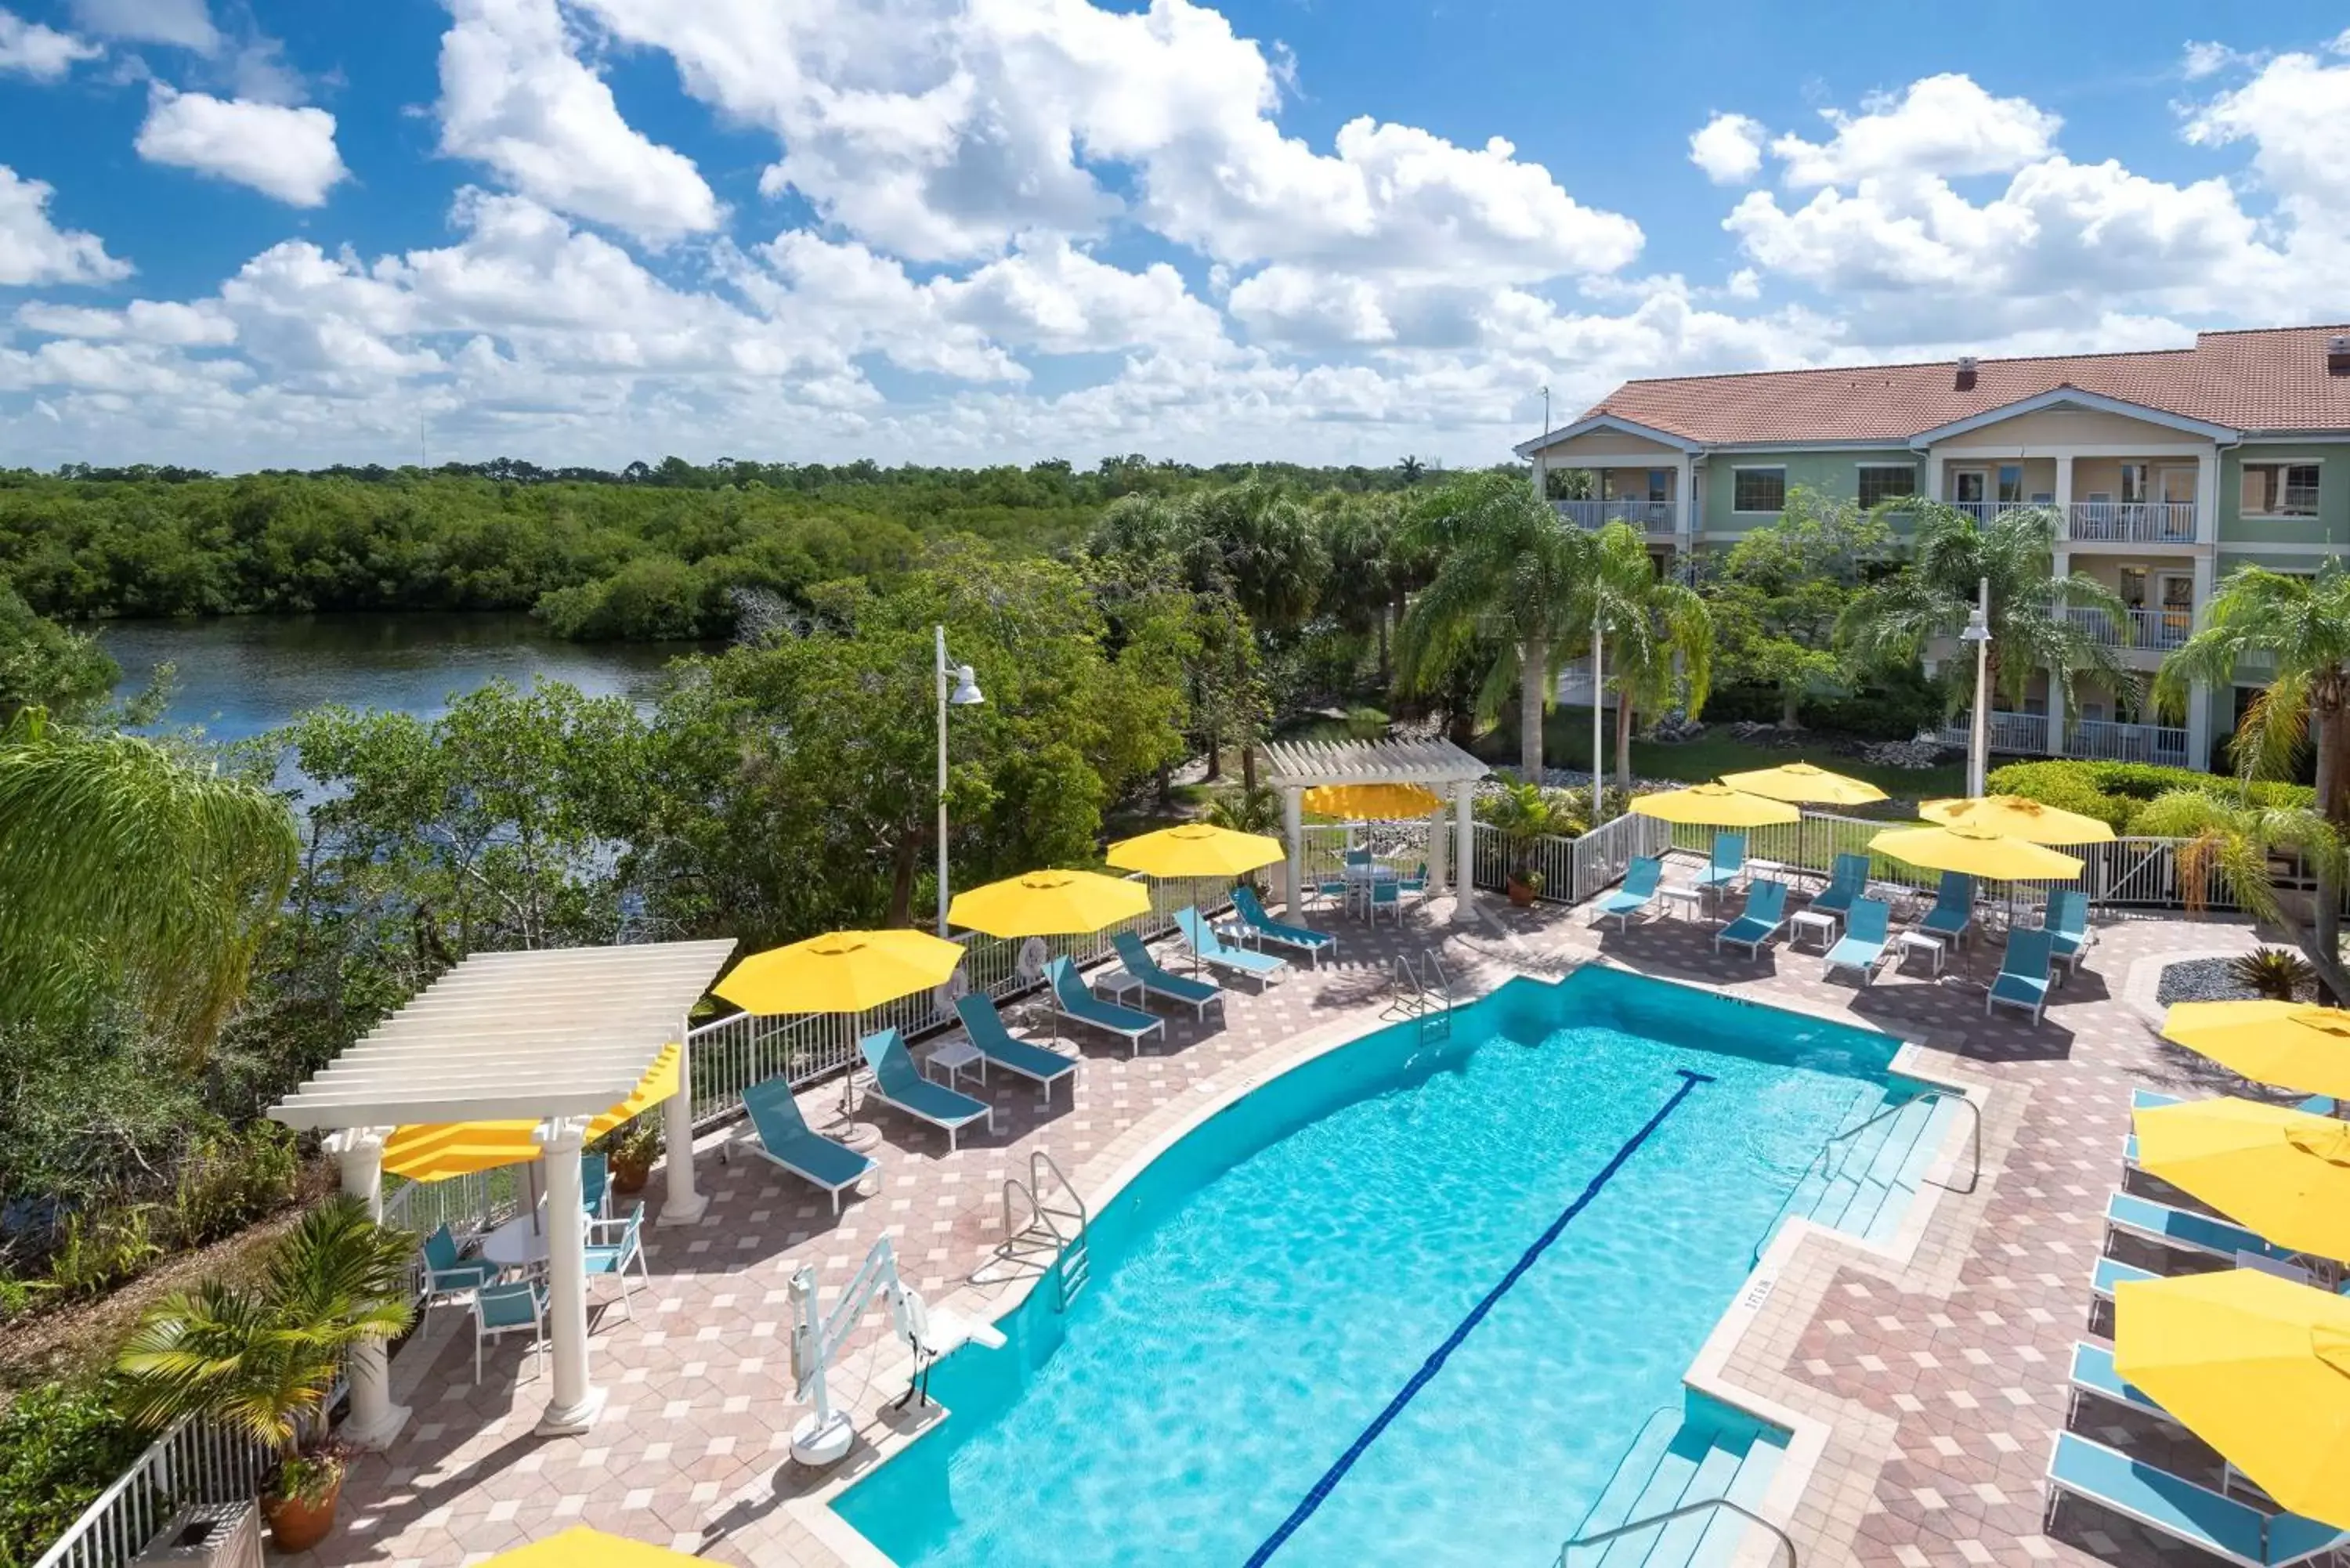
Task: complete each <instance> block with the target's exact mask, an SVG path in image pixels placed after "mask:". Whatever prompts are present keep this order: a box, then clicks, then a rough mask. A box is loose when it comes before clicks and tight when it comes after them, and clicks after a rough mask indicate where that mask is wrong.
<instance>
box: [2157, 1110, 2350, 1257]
mask: <svg viewBox="0 0 2350 1568" xmlns="http://www.w3.org/2000/svg"><path fill="white" fill-rule="evenodd" d="M2136 1125H2137V1163H2138V1168H2139V1169H2141V1170H2143V1171H2145V1172H2147V1174H2148V1175H2150V1176H2155V1177H2159V1178H2160V1179H2163V1180H2164V1181H2168V1182H2169V1183H2170V1184H2171V1185H2172V1186H2173V1187H2177V1188H2179V1189H2182V1190H2184V1191H2187V1192H2191V1193H2193V1194H2194V1195H2195V1196H2196V1197H2198V1198H2199V1199H2202V1200H2203V1201H2204V1202H2206V1203H2209V1204H2210V1205H2211V1207H2213V1208H2214V1209H2217V1210H2220V1212H2221V1213H2223V1214H2225V1215H2227V1216H2228V1217H2229V1218H2230V1219H2231V1220H2235V1221H2236V1222H2237V1223H2238V1224H2240V1225H2245V1226H2249V1227H2250V1228H2251V1229H2252V1230H2254V1231H2259V1232H2260V1233H2261V1234H2262V1235H2263V1236H2265V1237H2267V1238H2268V1239H2269V1240H2270V1241H2273V1242H2275V1243H2276V1244H2277V1245H2278V1246H2280V1247H2289V1248H2291V1249H2292V1250H2293V1251H2296V1252H2309V1253H2312V1254H2314V1255H2315V1256H2317V1257H2321V1258H2350V1123H2346V1122H2339V1121H2335V1120H2334V1118H2332V1117H2331V1116H2311V1115H2309V1114H2308V1113H2307V1112H2306V1111H2295V1110H2288V1109H2286V1108H2285V1107H2283V1106H2264V1105H2261V1104H2259V1103H2258V1102H2256V1101H2252V1100H2238V1099H2224V1100H2190V1101H2188V1102H2187V1103H2185V1104H2183V1105H2176V1106H2155V1107H2152V1108H2149V1109H2147V1110H2142V1111H2139V1112H2138V1113H2137V1117H2136Z"/></svg>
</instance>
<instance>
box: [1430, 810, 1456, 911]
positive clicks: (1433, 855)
mask: <svg viewBox="0 0 2350 1568" xmlns="http://www.w3.org/2000/svg"><path fill="white" fill-rule="evenodd" d="M1450 869H1451V857H1450V856H1448V855H1446V854H1445V853H1444V808H1443V807H1442V806H1441V805H1440V806H1438V807H1437V808H1436V809H1435V810H1434V811H1432V812H1430V813H1429V815H1428V886H1429V888H1430V890H1431V891H1432V890H1434V889H1436V888H1442V887H1443V886H1445V878H1446V873H1447V872H1448V871H1449V870H1450Z"/></svg>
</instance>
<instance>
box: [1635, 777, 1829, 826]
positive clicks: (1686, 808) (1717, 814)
mask: <svg viewBox="0 0 2350 1568" xmlns="http://www.w3.org/2000/svg"><path fill="white" fill-rule="evenodd" d="M1632 809H1633V810H1634V811H1636V812H1638V813H1639V815H1642V816H1653V817H1655V818H1656V819H1657V820H1658V821H1659V822H1678V823H1683V824H1687V825H1690V826H1698V827H1774V826H1781V825H1783V824H1785V823H1790V822H1800V821H1802V820H1803V816H1804V814H1803V813H1802V812H1800V811H1797V810H1796V809H1795V808H1794V806H1792V805H1788V804H1786V802H1784V801H1777V800H1765V799H1763V797H1762V796H1761V795H1759V794H1747V793H1746V792H1745V791H1744V790H1737V789H1732V788H1731V787H1730V786H1729V785H1728V784H1691V785H1690V787H1689V788H1687V789H1677V790H1670V791H1668V792H1666V793H1665V794H1644V795H1640V796H1638V797H1636V798H1635V799H1634V800H1633V802H1632Z"/></svg>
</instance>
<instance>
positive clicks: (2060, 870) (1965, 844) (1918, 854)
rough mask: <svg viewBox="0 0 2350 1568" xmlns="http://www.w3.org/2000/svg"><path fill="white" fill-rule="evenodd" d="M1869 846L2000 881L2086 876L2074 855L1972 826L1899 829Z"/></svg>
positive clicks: (1912, 862) (1915, 862)
mask: <svg viewBox="0 0 2350 1568" xmlns="http://www.w3.org/2000/svg"><path fill="white" fill-rule="evenodd" d="M1868 846H1869V848H1871V849H1873V850H1875V851H1876V852H1877V853H1878V854H1879V855H1889V856H1891V857H1893V858H1894V859H1896V860H1898V861H1900V862H1902V863H1903V864H1904V865H1908V866H1918V867H1924V868H1925V869H1926V870H1929V871H1960V872H1964V873H1965V874H1966V875H1968V876H1970V877H1989V878H1991V880H1992V881H1996V882H2066V881H2070V880H2072V879H2073V878H2074V877H2078V876H2079V875H2080V874H2081V862H2080V861H2078V860H2076V859H2074V857H2072V856H2070V855H2065V854H2063V853H2061V852H2059V851H2057V850H2054V849H2050V848H2047V847H2046V846H2043V845H2038V844H2027V843H2025V842H2024V841H2023V840H2022V839H2021V838H2002V836H1999V835H1998V834H1996V833H1985V832H1983V831H1981V829H1979V828H1973V827H1896V828H1892V829H1889V830H1888V831H1887V832H1884V833H1880V834H1878V835H1877V836H1876V837H1874V838H1872V839H1870V840H1869V841H1868Z"/></svg>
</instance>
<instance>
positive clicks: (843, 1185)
mask: <svg viewBox="0 0 2350 1568" xmlns="http://www.w3.org/2000/svg"><path fill="white" fill-rule="evenodd" d="M743 1110H744V1111H745V1112H746V1113H748V1115H749V1116H750V1119H751V1132H752V1137H753V1140H754V1141H753V1142H752V1143H750V1144H749V1145H748V1146H747V1147H749V1148H750V1150H751V1152H752V1153H753V1154H755V1155H757V1156H758V1157H759V1158H761V1159H764V1160H765V1161H766V1162H767V1163H768V1164H769V1165H772V1166H775V1167H777V1168H781V1169H784V1170H787V1171H789V1172H791V1173H792V1174H793V1175H794V1176H796V1177H798V1178H799V1179H801V1180H802V1181H805V1182H806V1183H808V1184H809V1185H810V1186H813V1187H818V1188H821V1189H824V1190H825V1191H826V1192H828V1193H830V1194H831V1195H832V1211H833V1212H834V1213H835V1214H838V1213H839V1212H840V1195H841V1194H842V1193H843V1192H845V1191H847V1189H850V1188H852V1187H854V1186H856V1185H857V1184H858V1182H859V1181H861V1180H863V1179H865V1176H866V1173H867V1172H868V1171H870V1170H872V1169H874V1168H875V1166H874V1163H873V1159H872V1157H871V1156H869V1155H864V1154H859V1153H858V1151H857V1150H855V1149H853V1148H850V1147H848V1146H847V1145H846V1144H841V1143H835V1142H834V1141H833V1140H832V1139H830V1138H828V1137H825V1136H824V1135H823V1134H821V1133H819V1132H816V1131H815V1130H814V1129H812V1128H811V1127H809V1126H808V1125H807V1118H806V1116H802V1115H800V1104H799V1101H798V1100H796V1099H795V1098H794V1097H793V1096H792V1085H791V1084H790V1082H789V1081H788V1080H786V1079H785V1078H781V1077H775V1078H769V1079H767V1080H766V1081H765V1082H764V1083H760V1084H754V1085H751V1086H750V1087H749V1088H747V1089H745V1090H743ZM727 1147H732V1146H727ZM721 1152H722V1154H723V1149H722V1150H721Z"/></svg>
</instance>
